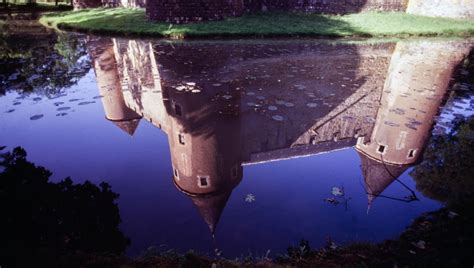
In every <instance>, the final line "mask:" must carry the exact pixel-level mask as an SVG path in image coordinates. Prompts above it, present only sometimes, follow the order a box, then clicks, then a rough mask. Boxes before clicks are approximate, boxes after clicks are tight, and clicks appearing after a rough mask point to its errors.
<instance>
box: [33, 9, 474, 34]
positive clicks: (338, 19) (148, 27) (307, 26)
mask: <svg viewBox="0 0 474 268" xmlns="http://www.w3.org/2000/svg"><path fill="white" fill-rule="evenodd" d="M40 22H41V23H43V24H45V25H49V26H51V27H58V28H60V29H69V30H78V31H86V32H90V33H113V34H122V35H138V36H140V35H142V36H157V37H171V38H193V37H194V38H196V37H197V38H199V37H278V36H329V37H354V36H363V37H405V36H474V21H467V20H456V19H447V18H430V17H423V16H415V15H410V14H406V13H401V12H384V13H377V12H365V13H357V14H350V15H344V16H334V15H320V14H301V13H289V12H284V13H259V14H249V15H245V16H243V17H239V18H228V19H226V20H223V21H213V22H203V23H196V24H185V25H173V24H169V23H160V22H150V21H148V20H147V18H146V15H145V11H144V10H143V9H125V8H114V9H103V8H99V9H87V10H81V11H70V12H62V13H55V14H48V15H44V16H43V17H42V18H41V19H40Z"/></svg>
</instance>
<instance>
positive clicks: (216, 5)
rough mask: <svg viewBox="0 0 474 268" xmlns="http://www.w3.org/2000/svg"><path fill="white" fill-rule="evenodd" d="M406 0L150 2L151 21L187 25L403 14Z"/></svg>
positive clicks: (148, 7)
mask: <svg viewBox="0 0 474 268" xmlns="http://www.w3.org/2000/svg"><path fill="white" fill-rule="evenodd" d="M407 2H408V0H340V1H330V0H214V1H211V0H151V1H148V4H147V14H148V17H149V18H150V19H151V20H160V21H166V22H172V23H189V22H198V21H205V20H219V19H223V18H224V17H231V16H239V15H242V14H243V12H244V11H247V12H261V11H300V12H315V13H330V14H347V13H356V12H361V11H405V9H406V7H407Z"/></svg>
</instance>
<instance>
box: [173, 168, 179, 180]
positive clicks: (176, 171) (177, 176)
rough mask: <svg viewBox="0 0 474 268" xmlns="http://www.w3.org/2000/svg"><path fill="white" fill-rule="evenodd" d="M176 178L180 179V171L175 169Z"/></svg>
mask: <svg viewBox="0 0 474 268" xmlns="http://www.w3.org/2000/svg"><path fill="white" fill-rule="evenodd" d="M174 176H175V177H176V178H179V174H178V170H177V169H174Z"/></svg>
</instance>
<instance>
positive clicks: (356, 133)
mask: <svg viewBox="0 0 474 268" xmlns="http://www.w3.org/2000/svg"><path fill="white" fill-rule="evenodd" d="M88 47H89V50H90V54H91V55H92V58H93V61H94V70H95V74H96V78H97V83H98V86H99V90H100V94H101V95H102V96H103V98H102V103H103V106H104V111H105V116H106V119H107V120H109V121H111V122H113V123H114V124H116V125H117V126H118V127H119V128H120V129H122V130H123V131H125V132H126V133H128V134H130V135H133V134H134V132H135V130H136V128H137V126H138V124H139V122H140V120H141V119H144V120H146V121H149V122H150V123H152V124H153V125H155V126H156V127H158V128H160V129H162V130H163V131H164V132H165V133H166V134H167V135H168V142H169V148H170V152H171V158H172V165H173V167H172V168H173V171H172V172H173V180H174V182H175V185H176V187H177V188H178V189H179V190H180V191H182V192H183V193H184V194H186V195H187V196H189V197H190V198H191V200H192V202H193V203H194V204H195V206H196V207H197V209H198V210H199V213H200V214H201V215H202V217H203V219H204V221H205V222H206V223H207V224H208V226H209V228H210V230H211V232H212V233H214V231H215V228H216V226H217V223H218V221H219V218H220V215H221V213H222V211H223V209H224V207H225V205H226V203H227V200H228V199H229V197H230V195H231V193H232V190H233V189H234V188H235V187H236V186H237V185H238V184H239V182H240V181H241V180H242V174H243V166H244V165H249V164H257V163H261V162H267V161H274V160H280V159H288V158H293V157H300V156H305V155H314V154H319V153H325V152H330V151H333V150H338V149H343V148H348V147H355V149H356V150H357V151H358V152H359V155H360V158H361V169H362V173H363V176H364V181H365V187H366V192H367V195H368V204H369V206H370V205H371V204H372V202H373V201H374V199H375V198H376V197H377V196H379V195H380V194H381V193H382V192H383V191H384V190H385V189H386V188H387V187H388V186H389V185H390V184H391V183H392V182H394V181H395V180H396V179H397V178H398V177H399V176H400V175H401V174H402V173H403V172H404V171H405V170H406V169H408V168H409V167H410V166H411V165H413V164H415V163H417V161H420V157H421V155H422V152H423V149H424V147H425V144H426V143H427V140H428V138H429V137H430V133H431V128H432V126H433V119H434V117H435V116H436V114H437V113H438V111H439V107H440V105H441V104H442V101H443V99H444V97H445V95H446V92H447V89H448V87H449V82H450V78H451V75H452V72H453V70H454V69H455V67H456V66H457V64H459V63H460V62H461V61H462V59H463V58H464V57H465V56H466V55H467V53H468V52H469V49H470V46H469V43H468V42H456V41H436V42H433V41H430V42H429V43H428V42H399V43H398V44H392V43H389V44H378V45H357V46H355V45H350V44H347V45H338V46H332V45H330V44H324V43H316V44H315V43H307V42H291V43H285V42H275V41H274V42H272V43H270V44H265V45H262V44H259V43H257V42H255V43H253V42H242V43H239V42H233V43H230V44H229V43H225V42H224V43H207V42H193V43H164V42H161V43H160V42H151V41H142V40H128V39H115V38H114V39H111V38H91V39H90V40H89V42H88ZM149 161H154V160H152V159H150V160H149Z"/></svg>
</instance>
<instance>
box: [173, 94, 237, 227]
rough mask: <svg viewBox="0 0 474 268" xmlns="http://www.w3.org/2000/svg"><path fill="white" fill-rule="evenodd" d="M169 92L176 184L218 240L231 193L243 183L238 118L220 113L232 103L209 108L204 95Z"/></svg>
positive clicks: (211, 105) (215, 103)
mask: <svg viewBox="0 0 474 268" xmlns="http://www.w3.org/2000/svg"><path fill="white" fill-rule="evenodd" d="M169 91H170V93H169V103H168V112H169V121H168V122H169V124H170V125H169V127H168V141H169V145H170V151H171V159H172V163H173V179H174V182H175V185H176V187H177V188H178V189H179V190H180V191H182V192H183V193H185V194H186V195H188V196H190V197H191V199H192V201H193V203H194V204H195V206H196V208H197V209H198V211H199V213H200V214H201V216H202V217H203V219H204V221H205V222H206V223H207V224H208V226H209V229H210V231H211V232H212V233H213V234H214V232H215V229H216V226H217V223H218V222H219V218H220V216H221V213H222V211H223V209H224V207H225V205H226V203H227V200H228V199H229V196H230V195H231V193H232V190H233V189H234V188H235V187H236V186H237V185H238V184H239V182H240V181H241V179H242V166H241V164H242V160H241V143H240V118H239V117H236V116H226V115H220V114H219V113H218V110H219V107H220V106H221V105H227V104H228V103H218V102H211V101H210V100H209V99H210V97H209V96H206V95H205V94H200V95H199V94H192V93H183V92H176V90H174V89H170V90H169ZM235 99H236V100H235V101H236V102H238V101H239V98H238V97H236V98H235Z"/></svg>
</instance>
